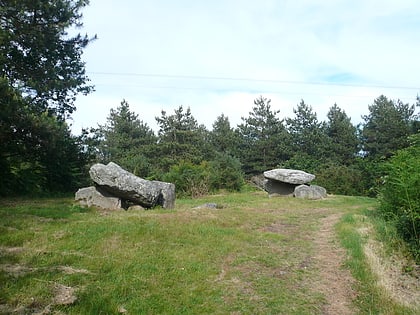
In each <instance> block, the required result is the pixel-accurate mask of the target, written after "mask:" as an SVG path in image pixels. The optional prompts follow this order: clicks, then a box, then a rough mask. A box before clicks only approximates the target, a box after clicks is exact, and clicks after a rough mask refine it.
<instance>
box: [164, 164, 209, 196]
mask: <svg viewBox="0 0 420 315" xmlns="http://www.w3.org/2000/svg"><path fill="white" fill-rule="evenodd" d="M163 180H164V181H166V182H170V183H173V184H175V187H176V193H177V195H178V196H181V197H200V196H203V195H206V194H208V193H209V192H210V172H209V166H208V163H207V162H202V163H201V164H199V165H196V164H193V163H191V162H188V161H181V162H179V163H178V164H177V165H174V166H172V167H171V169H170V170H169V172H168V173H166V174H165V176H164V178H163Z"/></svg>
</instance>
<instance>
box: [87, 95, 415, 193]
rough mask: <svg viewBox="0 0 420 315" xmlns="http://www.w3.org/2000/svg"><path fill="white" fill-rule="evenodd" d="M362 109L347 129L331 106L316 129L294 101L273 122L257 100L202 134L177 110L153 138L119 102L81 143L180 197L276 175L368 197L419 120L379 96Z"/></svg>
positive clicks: (309, 113)
mask: <svg viewBox="0 0 420 315" xmlns="http://www.w3.org/2000/svg"><path fill="white" fill-rule="evenodd" d="M368 109H369V113H368V115H365V116H363V122H362V123H361V124H360V125H358V126H355V125H353V124H352V123H351V119H350V117H349V116H348V115H347V114H346V112H345V111H344V110H343V109H341V108H340V107H339V106H338V105H337V104H334V105H333V106H332V107H331V108H330V109H329V111H328V114H327V121H319V120H318V118H317V114H316V112H315V111H314V110H313V108H312V107H311V106H310V105H308V104H306V103H305V102H304V101H303V100H302V101H301V102H300V103H299V104H298V105H297V106H296V107H295V108H294V110H293V113H294V116H293V117H290V118H285V119H280V118H279V111H276V110H274V109H273V108H272V107H271V101H270V100H269V99H267V98H265V97H263V96H260V97H258V98H257V99H255V101H254V106H253V107H252V110H251V111H250V112H249V115H248V116H247V117H242V122H241V123H240V124H239V125H237V126H236V127H234V126H231V124H230V121H229V118H228V117H226V116H225V115H223V114H221V115H220V116H219V117H217V118H216V120H215V121H214V123H213V125H212V130H207V128H206V127H205V126H204V125H202V124H199V123H198V122H197V120H196V119H195V118H194V116H193V113H192V112H191V109H190V107H187V108H184V106H182V105H181V106H179V107H178V108H177V109H175V110H174V112H173V113H171V114H169V113H167V112H165V111H162V112H161V115H160V116H157V117H156V121H157V124H158V131H157V134H155V132H154V131H153V130H152V129H151V128H150V127H149V126H148V125H147V124H146V123H144V122H143V121H142V120H141V119H140V118H139V117H138V115H137V114H136V113H134V112H133V111H131V110H130V107H129V104H128V103H127V102H126V101H125V100H124V101H122V102H121V104H120V105H119V106H118V107H117V108H116V109H111V111H110V114H109V116H108V118H107V121H106V123H105V124H104V125H101V126H98V127H97V128H91V130H89V132H86V131H85V132H86V133H85V136H86V137H85V141H87V142H86V143H89V144H88V145H87V147H88V148H89V149H88V151H89V154H90V155H91V158H92V159H94V160H95V161H99V162H102V163H107V162H110V161H114V162H116V163H118V164H120V165H121V166H122V167H124V168H126V169H127V170H129V171H131V172H133V173H134V174H136V175H138V176H141V177H145V178H153V179H158V180H165V179H166V180H168V179H171V180H173V181H175V182H176V183H177V184H179V185H178V187H179V189H178V191H179V193H181V194H185V195H196V194H199V193H200V191H194V192H193V191H192V189H195V190H197V187H202V192H201V193H208V192H210V191H212V190H217V189H221V188H223V189H228V190H239V189H240V188H241V185H242V184H243V183H244V181H246V180H249V179H250V178H251V177H252V176H254V175H258V174H262V173H263V172H264V171H265V170H268V169H272V168H278V167H283V168H295V169H301V170H305V171H307V172H311V173H314V174H315V175H316V176H317V183H318V184H320V185H323V186H324V187H326V188H327V190H328V191H329V192H331V193H335V194H347V195H368V196H373V195H375V194H376V192H377V190H376V188H378V184H379V182H380V180H381V177H382V176H383V172H382V167H381V165H382V164H383V162H384V161H386V160H388V159H389V158H390V157H391V156H392V155H393V154H394V153H395V152H397V151H398V150H400V149H404V148H406V147H408V146H409V140H408V139H409V136H410V135H414V134H416V133H417V132H418V129H419V117H418V115H416V113H415V105H414V104H413V105H409V104H404V103H402V102H401V101H393V100H390V99H388V98H387V97H385V96H383V95H381V96H379V97H378V98H377V99H375V100H374V101H373V103H372V104H371V105H369V106H368ZM188 176H190V177H191V178H188ZM216 177H217V178H216ZM187 182H189V183H190V185H189V186H188V185H187ZM187 186H188V187H187Z"/></svg>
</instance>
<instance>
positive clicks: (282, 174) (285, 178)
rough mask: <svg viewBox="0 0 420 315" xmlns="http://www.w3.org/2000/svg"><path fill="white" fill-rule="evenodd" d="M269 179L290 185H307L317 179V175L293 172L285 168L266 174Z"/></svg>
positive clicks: (298, 171)
mask: <svg viewBox="0 0 420 315" xmlns="http://www.w3.org/2000/svg"><path fill="white" fill-rule="evenodd" d="M264 177H265V178H267V179H271V180H275V181H279V182H283V183H289V184H297V185H301V184H307V183H309V182H311V181H312V180H314V179H315V175H312V174H309V173H306V172H304V171H300V170H291V169H285V168H277V169H273V170H270V171H266V172H264Z"/></svg>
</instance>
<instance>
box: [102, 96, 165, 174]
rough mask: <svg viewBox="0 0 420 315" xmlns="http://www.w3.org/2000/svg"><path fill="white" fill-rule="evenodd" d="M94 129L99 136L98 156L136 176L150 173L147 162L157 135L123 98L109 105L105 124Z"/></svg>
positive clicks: (151, 154) (150, 156) (148, 162)
mask: <svg viewBox="0 0 420 315" xmlns="http://www.w3.org/2000/svg"><path fill="white" fill-rule="evenodd" d="M96 133H97V136H98V138H99V139H101V141H100V144H99V146H98V149H99V152H98V153H99V158H100V160H102V161H103V162H105V163H107V162H110V161H113V162H115V163H117V164H120V165H121V166H122V167H124V168H126V169H127V170H129V171H130V172H133V173H134V174H136V175H139V176H148V175H150V174H149V173H150V171H151V170H150V167H149V166H150V165H149V164H150V159H151V158H152V156H153V152H154V147H155V145H156V140H157V139H156V136H155V134H154V132H153V130H152V129H151V128H150V127H149V126H148V125H147V124H146V123H144V122H143V121H142V120H140V119H139V118H138V115H137V114H135V113H134V112H132V111H131V110H130V105H129V104H128V103H127V102H126V101H125V100H123V101H122V102H121V104H120V106H119V107H117V109H111V111H110V113H109V116H108V118H107V122H106V124H105V125H104V126H99V128H98V130H97V131H96Z"/></svg>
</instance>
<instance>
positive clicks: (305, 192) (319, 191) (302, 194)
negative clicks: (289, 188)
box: [294, 185, 327, 200]
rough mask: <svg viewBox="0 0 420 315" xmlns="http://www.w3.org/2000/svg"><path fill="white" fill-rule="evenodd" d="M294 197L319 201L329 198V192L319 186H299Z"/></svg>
mask: <svg viewBox="0 0 420 315" xmlns="http://www.w3.org/2000/svg"><path fill="white" fill-rule="evenodd" d="M294 196H295V197H296V198H302V199H311V200H317V199H322V198H325V197H327V190H326V189H325V188H324V187H321V186H317V185H311V186H307V185H299V186H297V187H296V188H295V192H294Z"/></svg>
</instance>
